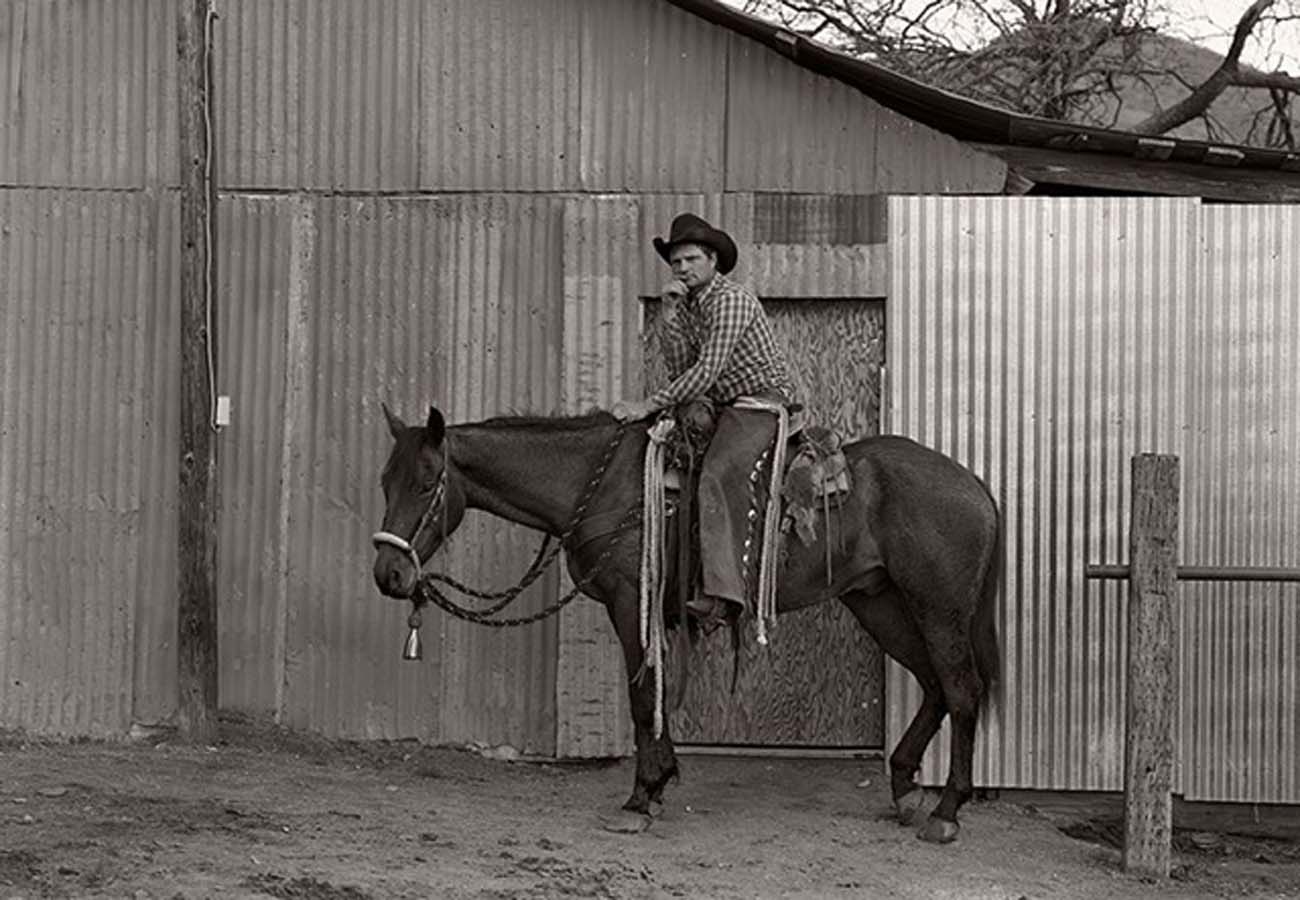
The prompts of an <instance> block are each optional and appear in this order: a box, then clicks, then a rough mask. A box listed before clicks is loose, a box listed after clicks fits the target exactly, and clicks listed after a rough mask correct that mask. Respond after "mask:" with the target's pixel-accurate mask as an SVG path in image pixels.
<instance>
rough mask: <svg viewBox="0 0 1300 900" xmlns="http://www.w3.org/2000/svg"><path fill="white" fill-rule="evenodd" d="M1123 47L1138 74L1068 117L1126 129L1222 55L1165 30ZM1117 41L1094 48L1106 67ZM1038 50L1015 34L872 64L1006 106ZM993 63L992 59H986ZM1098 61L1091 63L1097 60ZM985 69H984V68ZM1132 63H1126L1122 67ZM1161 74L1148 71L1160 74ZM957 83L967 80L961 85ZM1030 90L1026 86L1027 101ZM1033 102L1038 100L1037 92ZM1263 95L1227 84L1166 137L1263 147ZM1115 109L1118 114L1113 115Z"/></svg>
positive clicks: (1119, 54) (1299, 109)
mask: <svg viewBox="0 0 1300 900" xmlns="http://www.w3.org/2000/svg"><path fill="white" fill-rule="evenodd" d="M1076 26H1077V28H1078V29H1079V33H1078V35H1077V41H1076V42H1077V43H1078V44H1079V45H1085V44H1087V43H1088V41H1087V37H1086V33H1085V30H1086V29H1087V28H1089V27H1090V26H1089V24H1088V23H1087V22H1079V23H1076ZM1058 39H1059V40H1060V42H1061V43H1062V44H1065V45H1068V44H1069V43H1070V42H1071V41H1070V38H1069V37H1068V36H1065V35H1058ZM1129 40H1130V42H1133V41H1136V44H1132V43H1130V45H1129V46H1135V47H1136V61H1137V66H1136V67H1137V68H1139V69H1141V70H1143V71H1144V72H1145V73H1147V74H1145V75H1144V77H1143V78H1137V77H1134V76H1124V75H1118V76H1116V77H1115V79H1114V86H1115V90H1116V93H1117V94H1118V100H1117V99H1116V96H1115V95H1114V94H1108V93H1097V94H1094V95H1091V98H1090V101H1089V102H1088V104H1087V108H1086V109H1082V110H1077V111H1075V112H1074V113H1072V115H1071V120H1072V121H1076V122H1079V123H1081V124H1087V125H1100V126H1102V127H1114V128H1120V129H1127V128H1131V127H1133V126H1134V125H1136V124H1137V123H1139V122H1141V121H1143V120H1144V119H1146V118H1148V117H1149V116H1151V115H1152V114H1153V113H1155V112H1156V111H1158V110H1161V109H1167V108H1169V107H1170V106H1172V105H1174V104H1175V103H1177V102H1179V101H1180V100H1182V99H1183V98H1185V97H1186V96H1187V95H1188V94H1189V93H1191V91H1192V89H1193V88H1194V87H1195V86H1196V85H1198V84H1200V83H1201V82H1203V81H1204V80H1205V79H1206V78H1207V77H1209V75H1210V74H1211V73H1212V72H1213V71H1214V70H1215V69H1217V68H1218V66H1219V64H1220V62H1222V60H1223V57H1222V56H1221V55H1219V54H1218V53H1215V52H1214V51H1213V50H1207V49H1205V48H1204V47H1200V46H1197V45H1196V44H1193V43H1191V42H1190V41H1186V40H1182V39H1181V38H1175V37H1168V36H1165V35H1147V36H1144V37H1140V38H1130V39H1129ZM1125 46H1126V45H1125V44H1123V43H1122V42H1121V41H1120V40H1119V39H1116V40H1113V41H1112V42H1111V44H1109V45H1107V46H1104V47H1103V48H1102V50H1101V51H1100V53H1099V56H1100V57H1102V60H1104V58H1105V57H1106V56H1110V57H1111V58H1112V59H1113V60H1114V63H1115V65H1114V68H1115V69H1120V68H1125V66H1122V65H1121V64H1122V62H1123V61H1124V56H1125V50H1124V47H1125ZM1044 52H1045V49H1044V43H1043V41H1042V39H1041V38H1035V37H1034V36H1033V35H1032V34H1030V33H1029V32H1027V31H1026V32H1020V33H1017V34H1013V35H1010V36H1007V37H1005V38H1001V39H999V40H998V41H996V42H995V43H993V44H990V45H989V46H988V47H986V48H985V49H984V51H983V52H982V53H981V54H980V56H981V57H982V61H979V62H977V61H975V60H972V59H970V58H966V57H963V56H960V55H953V54H940V55H927V54H919V53H918V54H906V55H899V56H894V57H892V58H890V59H881V60H878V61H879V62H881V63H883V64H884V65H886V66H890V67H893V68H896V69H897V70H898V71H899V72H901V73H902V74H905V75H910V76H912V77H914V78H919V79H920V80H922V81H926V82H928V83H930V84H933V85H935V86H937V87H942V88H945V89H947V90H955V91H957V92H958V93H963V92H967V93H969V95H970V96H971V97H972V99H975V100H979V101H981V102H984V103H990V104H992V105H994V106H1006V104H1007V103H1010V102H1017V101H1011V100H1005V99H1003V98H1007V97H1019V96H1021V90H1022V89H1021V87H1020V85H1022V84H1025V83H1026V79H1034V78H1036V77H1037V76H1036V75H1035V74H1034V72H1035V71H1036V70H1037V69H1038V67H1039V65H1041V60H1040V61H1039V62H1038V63H1036V62H1034V60H1035V58H1037V57H1041V55H1042V54H1043V53H1044ZM990 60H995V62H990ZM1102 60H1099V61H1102ZM990 66H992V68H990ZM1133 67H1134V60H1130V61H1129V64H1128V66H1127V68H1130V70H1131V69H1132V68H1133ZM1163 72H1168V73H1169V74H1151V73H1163ZM962 85H968V86H969V87H968V88H966V89H965V91H964V90H963V88H962ZM1034 94H1035V92H1034V91H1033V90H1030V92H1029V96H1028V97H1025V99H1029V98H1030V97H1032V96H1034ZM1037 99H1039V100H1042V99H1045V98H1043V97H1042V96H1041V93H1039V96H1038V97H1037ZM1271 103H1272V101H1271V98H1270V97H1269V94H1268V92H1267V91H1262V90H1259V89H1247V88H1228V89H1227V90H1225V91H1224V92H1223V93H1222V94H1221V95H1219V97H1218V99H1217V100H1215V102H1214V103H1213V104H1212V105H1211V107H1210V109H1209V111H1208V115H1209V116H1210V118H1211V120H1212V124H1207V123H1206V122H1205V121H1204V119H1201V118H1198V119H1193V120H1192V121H1191V122H1188V123H1186V124H1184V125H1182V126H1180V127H1179V128H1176V129H1174V131H1173V132H1172V134H1173V135H1175V136H1178V137H1186V138H1199V139H1202V140H1214V141H1220V142H1224V143H1232V144H1255V145H1263V144H1265V138H1266V136H1267V127H1268V123H1269V120H1270V118H1271V116H1270V111H1271V109H1272V106H1271ZM1117 107H1118V108H1119V111H1118V115H1117V113H1116V109H1117ZM1293 108H1294V110H1295V114H1296V115H1297V117H1300V104H1293ZM1013 111H1016V112H1027V113H1030V114H1035V113H1036V112H1037V110H1035V109H1013Z"/></svg>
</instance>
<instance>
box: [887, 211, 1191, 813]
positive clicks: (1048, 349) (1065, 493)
mask: <svg viewBox="0 0 1300 900" xmlns="http://www.w3.org/2000/svg"><path fill="white" fill-rule="evenodd" d="M1195 209H1196V207H1195V201H1191V200H1181V199H1179V200H1132V199H1123V200H1121V199H1115V200H1110V199H1107V200H1082V199H1048V198H1043V199H1033V200H1026V199H1000V198H980V199H958V198H935V197H922V198H895V199H894V200H893V202H892V203H891V205H890V223H891V246H892V248H893V256H892V281H891V284H892V288H891V290H890V293H889V313H888V315H889V325H888V332H889V337H888V339H889V351H888V359H889V360H890V361H891V366H890V371H889V376H888V381H889V385H890V386H889V396H890V398H891V409H890V421H889V424H888V426H887V427H888V430H889V431H892V432H896V433H901V434H906V435H910V436H912V437H914V438H916V439H917V440H919V441H921V442H922V443H925V444H928V445H930V446H934V447H936V448H937V449H939V450H941V451H943V452H946V453H948V454H950V455H952V456H953V457H954V458H956V459H957V460H959V461H961V462H963V463H965V464H967V465H968V466H970V467H971V468H972V470H973V471H975V473H976V474H978V475H979V476H981V477H982V478H984V479H985V480H986V481H987V483H988V484H989V486H990V489H991V490H992V492H993V494H994V496H995V497H997V498H998V501H999V503H1000V504H1001V508H1002V510H1003V513H1004V517H1005V528H1006V538H1007V542H1006V556H1005V558H1006V563H1007V565H1006V576H1005V580H1004V584H1003V593H1002V596H1003V601H1002V605H1001V610H1000V617H999V623H998V624H999V631H1000V635H1001V639H1002V644H1003V688H1002V692H1001V695H1002V699H1001V703H1000V705H999V706H997V707H995V708H994V709H992V710H990V711H987V712H986V714H985V716H984V717H983V720H982V724H981V728H980V735H979V738H978V744H977V747H978V749H977V753H976V780H977V782H978V783H980V784H986V785H998V786H1004V787H1037V788H1058V789H1093V790H1098V789H1107V790H1113V789H1117V788H1118V787H1119V786H1120V782H1121V775H1122V766H1123V725H1124V719H1123V701H1124V691H1123V674H1124V659H1125V648H1126V644H1125V634H1124V631H1125V629H1124V623H1125V615H1126V603H1125V591H1124V589H1123V587H1122V586H1121V585H1120V584H1118V583H1110V582H1102V583H1099V582H1085V581H1084V579H1083V565H1084V563H1085V562H1088V561H1111V560H1120V559H1124V558H1126V555H1127V537H1126V529H1127V516H1128V512H1127V497H1128V484H1127V480H1128V472H1129V459H1130V457H1131V456H1132V455H1133V454H1134V453H1137V452H1165V453H1181V452H1182V450H1183V443H1184V442H1183V430H1184V428H1185V427H1186V424H1187V400H1186V397H1185V390H1184V386H1185V383H1186V371H1187V366H1188V365H1189V362H1188V359H1187V357H1188V351H1189V343H1190V338H1189V328H1190V327H1191V326H1190V324H1189V317H1190V310H1191V306H1192V303H1191V298H1192V297H1193V296H1194V294H1195V291H1196V290H1197V287H1198V285H1197V280H1196V267H1197V264H1198V257H1197V254H1196V253H1195V252H1194V234H1195ZM887 682H888V701H889V707H888V719H887V741H888V742H889V744H890V746H892V744H893V743H894V742H895V741H897V739H898V738H899V736H900V735H901V733H902V730H903V729H904V728H905V726H906V724H907V721H908V720H909V719H910V716H911V714H912V712H913V711H914V710H915V709H916V708H917V706H918V705H919V700H920V695H919V689H918V688H917V687H916V684H915V681H914V680H913V679H912V678H911V677H910V676H908V675H907V674H906V673H905V672H904V671H903V670H902V669H901V668H899V667H898V666H897V665H895V664H892V663H891V665H890V668H889V673H888V678H887ZM947 735H948V726H947V724H945V726H944V729H943V731H942V732H941V735H940V737H938V738H936V741H935V743H934V744H932V745H931V750H930V752H929V753H928V754H927V757H926V761H925V764H924V767H923V771H922V776H923V778H924V780H925V781H927V782H928V783H941V782H942V781H943V779H944V777H945V776H946V761H947V752H948V737H947Z"/></svg>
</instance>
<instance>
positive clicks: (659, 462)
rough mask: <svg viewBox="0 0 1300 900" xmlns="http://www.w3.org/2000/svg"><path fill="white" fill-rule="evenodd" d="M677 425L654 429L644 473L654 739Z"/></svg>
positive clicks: (645, 625)
mask: <svg viewBox="0 0 1300 900" xmlns="http://www.w3.org/2000/svg"><path fill="white" fill-rule="evenodd" d="M674 424H675V423H674V422H673V420H672V419H671V418H663V419H660V420H659V421H657V422H655V424H654V425H652V426H651V427H650V433H649V437H650V443H649V444H648V445H647V446H646V451H645V464H644V469H643V473H642V479H643V483H644V493H643V496H642V501H641V504H642V505H641V523H642V535H641V579H640V581H641V585H640V587H641V591H640V625H641V649H642V652H643V655H644V658H645V661H644V662H643V663H642V668H643V669H647V668H648V669H653V670H654V703H655V711H654V736H655V737H656V738H659V737H662V736H663V731H664V644H665V640H664V467H665V464H666V457H667V441H668V435H670V434H671V433H672V430H673V427H674Z"/></svg>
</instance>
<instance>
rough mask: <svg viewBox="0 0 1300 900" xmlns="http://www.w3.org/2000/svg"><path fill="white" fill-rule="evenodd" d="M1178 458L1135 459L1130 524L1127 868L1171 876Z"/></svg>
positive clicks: (1140, 873) (1153, 874) (1126, 780)
mask: <svg viewBox="0 0 1300 900" xmlns="http://www.w3.org/2000/svg"><path fill="white" fill-rule="evenodd" d="M1177 569H1178V457H1176V456H1159V455H1156V454H1151V453H1148V454H1143V455H1141V456H1135V457H1133V509H1132V519H1131V520H1130V526H1129V582H1128V586H1129V594H1128V707H1127V710H1126V715H1125V731H1126V736H1125V743H1124V869H1125V871H1128V872H1133V873H1135V874H1139V875H1147V876H1154V877H1156V878H1165V877H1167V876H1168V875H1169V859H1170V844H1171V842H1172V841H1171V839H1172V837H1173V796H1172V790H1173V778H1174V704H1175V703H1176V702H1177V698H1178V695H1177V673H1176V670H1175V668H1174V666H1175V662H1176V660H1175V653H1174V650H1175V635H1174V604H1175V603H1176V602H1177V596H1178V577H1177Z"/></svg>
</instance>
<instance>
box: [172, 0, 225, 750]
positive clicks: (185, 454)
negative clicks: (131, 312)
mask: <svg viewBox="0 0 1300 900" xmlns="http://www.w3.org/2000/svg"><path fill="white" fill-rule="evenodd" d="M210 14H211V3H210V0H182V2H181V3H180V6H179V9H178V12H177V17H176V18H177V32H176V38H177V44H176V49H177V57H178V60H177V61H178V78H179V90H178V93H179V95H180V104H179V107H180V108H179V113H180V120H179V131H180V134H179V147H180V168H181V171H180V188H181V191H180V226H179V227H180V242H181V256H180V268H181V282H180V291H181V293H180V329H181V335H180V339H181V344H180V352H181V360H180V363H181V365H180V395H181V396H180V402H181V408H180V425H181V429H180V440H181V444H180V493H179V497H178V502H179V508H180V523H179V525H180V527H179V534H178V551H179V569H180V577H179V579H178V589H179V596H178V603H177V606H178V608H177V612H178V618H179V622H178V633H177V644H176V655H177V685H178V694H179V705H178V708H177V724H178V725H179V730H180V737H181V738H182V739H183V740H187V741H193V742H196V743H209V742H211V741H212V739H213V738H214V737H215V736H216V731H217V587H216V582H217V560H216V557H217V457H216V440H215V438H216V434H215V432H214V430H213V418H212V408H213V407H212V402H213V399H212V398H213V394H214V392H215V390H216V385H214V384H212V379H213V377H214V371H213V363H212V360H213V359H214V357H215V353H216V348H215V345H216V335H215V334H214V333H213V332H214V326H213V313H214V310H213V304H214V298H213V296H212V293H213V290H214V287H215V284H216V262H215V260H214V258H213V257H214V244H215V240H214V238H213V231H214V228H215V224H216V223H214V222H213V221H212V216H213V213H214V211H215V209H216V202H215V200H216V190H215V187H214V186H213V171H212V169H213V153H214V148H213V146H212V134H211V123H212V103H211V100H212V98H211V96H210V86H211V83H212V80H211V68H210V67H211V65H212V62H211V58H210V54H209V49H210V48H209V45H208V27H209V16H210Z"/></svg>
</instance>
